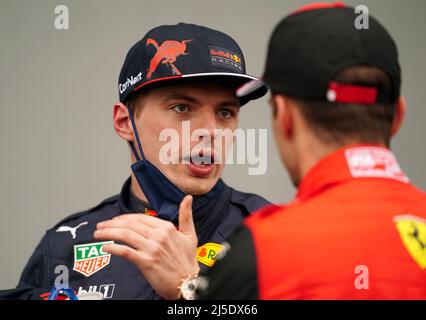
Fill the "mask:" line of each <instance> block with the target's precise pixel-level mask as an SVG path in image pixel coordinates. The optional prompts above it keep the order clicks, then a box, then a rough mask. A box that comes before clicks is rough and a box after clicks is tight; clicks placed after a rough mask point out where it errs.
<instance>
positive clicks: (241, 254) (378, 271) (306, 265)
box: [199, 145, 426, 299]
mask: <svg viewBox="0 0 426 320" xmlns="http://www.w3.org/2000/svg"><path fill="white" fill-rule="evenodd" d="M226 247H227V248H228V251H227V253H226V255H225V254H222V256H224V258H222V259H221V260H220V261H218V262H217V264H216V266H215V268H213V269H212V270H210V272H209V273H208V274H207V275H206V277H208V278H209V281H208V283H209V285H208V286H207V287H206V289H205V290H203V291H200V292H199V297H200V298H201V299H209V298H218V299H244V298H249V299H250V298H251V299H258V298H260V299H426V193H424V192H423V191H421V190H419V189H417V188H416V187H415V186H413V185H412V184H411V183H410V182H409V180H408V178H407V177H406V176H405V174H404V173H403V172H402V171H401V169H400V167H399V165H398V163H397V161H396V159H395V157H394V155H393V154H392V152H391V151H389V150H388V149H386V148H384V147H380V146H374V145H357V146H348V147H345V148H342V149H340V150H338V151H336V152H334V153H332V154H330V155H328V156H326V157H325V158H323V159H322V160H320V161H319V162H318V163H317V164H316V165H315V166H314V167H313V168H312V169H311V170H310V171H309V172H308V173H307V175H306V176H305V177H304V178H303V180H302V182H301V183H300V185H299V189H298V193H297V196H296V199H295V200H294V201H293V202H292V203H291V204H289V205H284V206H268V207H266V208H264V209H261V210H260V211H258V212H257V213H255V214H254V215H252V216H250V217H248V218H247V219H245V223H244V226H243V227H241V228H239V229H238V230H237V231H236V232H235V233H234V234H233V235H232V236H231V237H230V238H229V243H228V245H227V246H226Z"/></svg>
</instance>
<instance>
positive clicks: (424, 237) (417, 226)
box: [393, 215, 426, 270]
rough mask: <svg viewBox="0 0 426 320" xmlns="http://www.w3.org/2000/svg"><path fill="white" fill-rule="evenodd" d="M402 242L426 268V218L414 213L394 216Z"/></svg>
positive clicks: (418, 262) (423, 268)
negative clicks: (416, 215) (413, 214)
mask: <svg viewBox="0 0 426 320" xmlns="http://www.w3.org/2000/svg"><path fill="white" fill-rule="evenodd" d="M393 221H394V222H395V224H396V228H397V230H398V232H399V235H400V236H401V240H402V243H403V244H404V246H405V248H406V249H407V251H408V253H409V254H410V256H411V257H412V258H413V259H414V261H415V262H416V263H417V264H418V265H419V267H420V268H421V269H422V270H425V269H426V220H424V219H422V218H418V217H415V216H412V215H401V216H396V217H394V219H393Z"/></svg>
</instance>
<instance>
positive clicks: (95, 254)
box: [73, 241, 114, 277]
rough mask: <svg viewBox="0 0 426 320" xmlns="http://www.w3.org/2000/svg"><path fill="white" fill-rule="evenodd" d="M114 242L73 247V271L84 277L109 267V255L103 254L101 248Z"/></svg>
mask: <svg viewBox="0 0 426 320" xmlns="http://www.w3.org/2000/svg"><path fill="white" fill-rule="evenodd" d="M110 243H114V241H105V242H96V243H85V244H78V245H75V246H74V268H73V270H74V271H77V272H79V273H81V274H83V275H85V276H86V277H90V276H91V275H92V274H94V273H96V272H98V271H99V270H101V269H102V268H104V267H106V266H107V265H109V262H110V260H111V254H110V253H107V252H104V251H103V250H102V246H103V245H105V244H110Z"/></svg>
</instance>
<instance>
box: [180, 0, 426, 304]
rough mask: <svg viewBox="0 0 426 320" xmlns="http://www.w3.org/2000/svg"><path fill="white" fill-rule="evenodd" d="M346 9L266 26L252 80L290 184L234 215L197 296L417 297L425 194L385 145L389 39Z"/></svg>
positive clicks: (425, 238)
mask: <svg viewBox="0 0 426 320" xmlns="http://www.w3.org/2000/svg"><path fill="white" fill-rule="evenodd" d="M355 18H356V15H355V14H354V9H353V8H349V7H345V6H344V5H343V4H341V3H338V4H326V5H315V6H310V7H309V6H308V7H304V8H302V9H301V10H298V11H297V12H295V13H293V14H290V15H289V16H287V17H286V18H285V19H284V20H282V21H281V23H280V24H279V25H278V26H277V27H276V29H275V31H274V33H273V35H272V38H271V40H270V45H269V51H268V59H267V65H266V71H265V74H264V77H263V79H264V81H265V82H266V83H267V84H268V85H269V86H270V88H271V91H272V95H271V99H270V104H271V106H272V110H273V129H274V133H275V138H276V142H277V145H278V149H279V151H280V154H281V157H282V161H283V163H284V164H285V166H286V168H287V170H288V172H289V175H290V177H291V179H292V181H293V182H294V184H295V185H296V186H297V188H298V193H297V196H296V199H295V200H294V201H293V202H292V203H290V204H288V205H283V206H271V207H267V208H264V209H261V210H260V212H258V213H257V214H254V215H252V216H250V217H248V218H247V219H246V220H245V222H244V226H243V227H241V228H239V229H238V230H237V232H235V233H234V234H233V235H232V236H231V237H230V239H229V244H228V246H227V247H228V250H227V253H226V255H225V254H223V255H224V258H223V259H221V260H220V261H218V262H217V264H216V266H215V268H213V269H212V270H211V272H210V273H208V274H207V276H206V277H203V278H204V280H206V279H207V280H208V281H202V282H200V283H201V284H203V288H204V289H203V290H199V291H200V292H199V293H200V298H202V299H206V298H219V299H241V298H253V299H257V298H260V299H426V194H425V193H424V192H423V191H421V190H419V189H417V188H416V187H415V186H413V185H412V184H411V183H410V181H409V179H408V178H407V177H406V175H405V174H404V172H403V171H402V170H401V169H400V167H399V165H398V163H397V161H396V159H395V157H394V155H393V154H392V152H391V151H390V149H389V146H390V138H391V136H393V135H394V134H395V133H396V132H397V131H398V129H399V128H400V126H401V123H402V120H403V117H404V113H405V108H406V104H405V100H404V99H403V98H402V97H401V96H400V83H401V76H400V67H399V63H398V54H397V48H396V45H395V43H394V41H393V40H392V38H391V36H390V35H389V34H388V32H387V31H386V30H385V29H384V27H383V26H382V25H381V24H380V23H379V22H378V21H377V20H376V19H374V18H373V17H371V16H370V17H369V25H368V29H362V30H358V29H357V28H356V26H355V24H354V19H355ZM256 86H257V83H251V84H249V85H247V86H245V88H241V89H240V91H239V95H245V94H247V93H249V92H250V90H251V89H253V88H256ZM203 278H202V279H203ZM197 279H198V280H199V278H197ZM187 282H188V280H187V281H186V282H184V285H185V284H186V283H187Z"/></svg>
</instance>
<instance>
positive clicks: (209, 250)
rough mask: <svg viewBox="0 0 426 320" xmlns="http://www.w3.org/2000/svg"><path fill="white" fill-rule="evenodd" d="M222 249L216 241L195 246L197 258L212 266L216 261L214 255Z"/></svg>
mask: <svg viewBox="0 0 426 320" xmlns="http://www.w3.org/2000/svg"><path fill="white" fill-rule="evenodd" d="M222 249H223V246H222V245H221V244H218V243H213V242H207V243H205V244H203V245H202V246H201V247H198V248H197V260H198V261H199V262H201V263H204V264H205V265H207V266H209V267H212V266H213V265H214V264H215V262H216V257H217V255H218V254H219V252H221V251H222Z"/></svg>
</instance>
